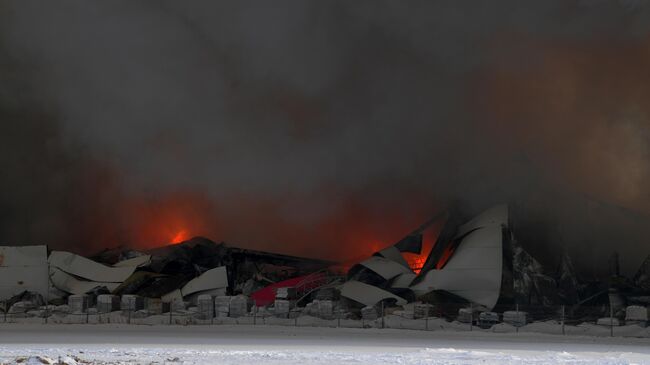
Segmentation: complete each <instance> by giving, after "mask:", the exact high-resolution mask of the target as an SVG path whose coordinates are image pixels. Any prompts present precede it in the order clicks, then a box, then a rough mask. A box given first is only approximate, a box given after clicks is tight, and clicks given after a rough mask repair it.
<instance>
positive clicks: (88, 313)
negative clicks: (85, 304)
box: [86, 308, 90, 324]
mask: <svg viewBox="0 0 650 365" xmlns="http://www.w3.org/2000/svg"><path fill="white" fill-rule="evenodd" d="M88 317H90V312H88V308H86V324H88Z"/></svg>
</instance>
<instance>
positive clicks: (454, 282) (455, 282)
mask: <svg viewBox="0 0 650 365" xmlns="http://www.w3.org/2000/svg"><path fill="white" fill-rule="evenodd" d="M502 236H503V233H502V230H501V226H500V225H492V226H488V227H484V228H479V229H477V230H475V231H473V232H471V233H470V234H469V235H467V237H465V238H464V239H463V241H462V242H461V243H460V245H459V246H458V248H457V249H456V251H455V252H454V254H453V256H452V257H451V259H450V260H449V262H448V263H447V265H446V266H445V267H444V268H442V269H441V270H431V271H429V272H428V273H426V274H425V277H424V279H423V280H422V281H421V282H419V283H418V284H416V285H414V286H413V287H411V289H413V291H414V292H415V293H416V294H417V295H423V294H426V293H428V292H431V291H432V290H445V291H448V292H450V293H453V294H456V295H458V296H460V297H463V298H465V299H467V300H469V301H471V302H473V303H477V304H481V305H483V306H485V307H486V308H488V309H492V308H494V306H495V305H496V303H497V300H498V299H499V294H500V293H501V276H502V274H503V272H502V271H503V267H502V265H503V237H502Z"/></svg>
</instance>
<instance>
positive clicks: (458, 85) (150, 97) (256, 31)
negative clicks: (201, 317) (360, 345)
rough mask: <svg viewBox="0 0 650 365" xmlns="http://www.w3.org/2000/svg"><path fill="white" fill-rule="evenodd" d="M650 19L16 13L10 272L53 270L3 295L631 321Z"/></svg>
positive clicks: (257, 5) (624, 10) (641, 298)
mask: <svg viewBox="0 0 650 365" xmlns="http://www.w3.org/2000/svg"><path fill="white" fill-rule="evenodd" d="M558 16H561V17H565V18H567V19H572V21H571V22H566V23H560V24H558V22H556V21H553V19H556V18H557V17H558ZM648 20H650V9H649V7H648V6H647V5H645V4H642V3H639V2H636V1H617V2H581V1H577V2H565V1H546V2H539V3H537V4H530V3H527V4H520V3H519V2H515V1H500V2H498V3H496V4H495V3H486V4H457V3H455V4H454V5H453V6H451V4H449V3H445V2H436V3H430V2H415V3H410V4H408V5H407V4H394V3H390V2H385V3H380V4H376V3H374V2H373V3H370V2H355V3H354V4H350V3H347V2H336V1H335V2H329V3H319V2H310V1H306V2H300V3H294V2H281V3H280V4H278V3H275V4H265V3H263V2H257V1H253V2H237V3H235V4H223V3H214V2H207V1H205V2H204V1H193V2H190V3H183V4H180V3H176V2H168V1H161V2H156V3H149V2H140V3H133V2H127V1H121V2H120V1H118V2H113V3H111V4H96V3H85V2H78V1H63V2H59V3H57V4H42V3H38V2H32V1H21V2H8V3H4V4H2V5H0V24H1V25H0V118H2V123H0V166H2V175H1V178H0V242H1V243H2V245H3V247H6V248H3V250H5V251H3V253H4V260H3V261H2V264H0V268H2V270H17V269H15V267H16V266H21V264H20V262H23V260H27V261H29V262H33V263H34V267H35V268H36V269H34V270H40V271H38V272H39V274H38V275H40V276H35V277H38V278H42V277H45V278H47V280H40V279H39V280H37V282H34V283H30V281H29V280H23V279H22V277H21V276H20V275H23V274H24V273H23V274H17V275H18V276H12V277H11V280H9V281H7V282H6V283H3V286H2V290H3V292H2V293H3V295H4V296H5V297H6V298H4V299H8V300H9V302H10V303H11V306H13V305H15V304H16V303H23V304H20V305H19V306H18V307H16V308H24V309H25V312H27V311H33V310H38V309H37V308H38V307H39V306H43V305H45V304H46V303H45V302H46V301H47V302H51V303H50V304H51V305H54V304H57V305H63V304H64V303H67V299H68V298H69V297H72V298H73V299H74V300H77V299H78V297H77V296H81V297H82V298H86V297H87V299H82V300H88V301H89V303H92V302H96V301H97V300H98V299H97V298H99V296H100V295H104V296H106V295H108V296H112V295H122V296H124V295H126V296H131V295H133V296H135V297H133V298H149V299H152V300H153V299H156V300H157V299H160V300H161V302H164V303H168V304H169V305H170V306H172V304H173V303H177V306H180V307H182V308H183V310H186V309H187V307H196V306H198V297H199V296H201V295H207V296H211V297H212V298H213V299H214V298H219V297H230V298H239V299H237V300H240V301H243V303H245V305H244V307H246V310H245V311H244V312H250V310H251V308H252V307H256V308H257V307H258V306H257V304H261V307H269V308H277V305H276V301H277V300H280V301H281V302H280V306H290V307H292V308H307V307H306V306H307V305H308V304H310V303H313V301H314V300H319V301H320V300H324V301H332V303H334V304H331V306H332V308H335V309H336V310H339V309H340V310H342V311H343V312H344V313H349V315H351V316H361V315H362V309H364V308H375V306H377V305H378V303H384V304H386V303H390V305H400V306H403V305H406V304H408V303H411V304H412V303H420V302H421V303H427V304H431V305H433V306H438V307H440V310H441V311H445V312H448V313H450V314H449V315H450V316H452V315H456V314H458V310H460V309H464V308H466V307H467V305H469V304H472V305H476V307H477V308H480V309H481V310H484V311H492V310H500V308H502V307H504V306H505V307H508V306H512V305H514V304H519V305H522V306H525V305H528V306H530V308H529V311H530V312H531V313H534V312H535V310H536V309H538V308H544V307H545V308H551V307H554V306H557V305H568V306H571V307H572V308H573V307H575V308H574V309H575V311H576V313H577V314H576V315H577V316H581V317H584V318H597V317H599V316H602V315H604V314H605V312H606V311H607V310H608V309H607V308H611V307H615V308H617V311H616V312H617V315H618V316H619V317H621V319H622V318H624V317H625V311H624V308H626V307H628V306H647V305H648V304H649V303H648V300H647V298H648V296H650V293H648V290H649V289H650V288H649V287H648V284H647V275H648V273H647V270H648V269H647V265H648V264H647V260H646V261H644V260H645V258H646V257H647V256H648V254H650V250H648V244H647V238H648V237H649V233H650V232H649V231H650V225H648V224H647V223H648V214H650V194H649V193H648V189H647V186H650V185H649V184H648V182H649V181H648V180H649V176H650V175H649V170H648V169H649V166H650V164H649V163H648V162H649V161H648V136H649V133H650V132H649V127H650V125H649V123H648V115H649V112H650V111H649V110H648V105H647V102H646V101H647V100H648V99H649V98H650V86H649V85H650V80H649V79H648V78H650V74H649V73H648V72H647V70H648V65H650V53H648V52H647V49H648V44H649V42H650V41H649V40H650V38H649V35H648V34H649V31H650V29H648V28H649V27H650V21H648ZM484 212H488V213H486V214H487V215H483V213H484ZM489 212H492V213H489ZM495 212H496V213H495ZM432 217H438V219H435V220H433V221H432V222H431V225H427V226H426V229H422V230H421V231H413V230H414V229H416V228H417V227H418V226H419V225H420V224H422V222H426V221H428V220H429V219H431V218H432ZM477 217H479V218H477ZM480 217H483V218H480ZM471 222H479V223H480V224H470V223H471ZM467 224H470V226H473V228H472V229H471V230H470V231H468V232H465V230H464V229H463V228H462V227H464V226H466V225H467ZM410 232H415V233H413V234H409V233H410ZM193 237H197V238H193ZM200 237H206V238H200ZM211 240H214V241H211ZM404 240H406V241H404ZM222 241H224V242H226V243H224V244H220V243H218V242H222ZM399 242H402V245H400V244H396V243H399ZM404 242H409V245H406V244H404ZM468 242H469V243H468ZM170 244H171V245H170ZM413 244H415V246H413ZM481 244H486V245H487V246H485V247H482V246H481ZM476 245H478V247H474V246H476ZM403 246H407V247H408V248H407V249H404V247H403ZM466 247H474V249H476V250H479V251H480V250H483V251H485V250H487V251H489V252H491V255H492V256H489V257H491V258H492V259H494V260H491V259H487V258H485V259H484V260H482V261H481V263H476V262H474V261H473V260H472V259H471V255H472V254H471V252H472V251H471V250H469V251H468V249H466ZM105 249H107V250H108V251H102V250H105ZM31 250H33V251H31ZM98 252H103V254H99V255H98V254H97V253H98ZM477 252H478V251H477ZM466 254H467V255H470V256H465V255H466ZM459 255H460V256H459ZM494 255H496V256H494ZM12 256H13V257H14V258H12ZM86 257H87V258H90V259H92V260H90V261H88V260H86V259H85V258H86ZM15 260H17V261H15ZM125 260H135V261H129V262H126V263H125V262H124V261H125ZM75 262H76V263H77V264H74V263H75ZM120 262H122V264H120ZM644 262H645V263H644ZM79 263H83V264H79ZM414 263H417V264H414ZM468 263H475V265H474V264H473V265H470V267H469V268H467V267H465V266H462V265H468ZM461 264H462V265H461ZM76 265H81V268H80V267H78V266H76ZM115 265H120V266H117V267H116V266H115ZM121 265H125V266H121ZM448 265H451V266H448ZM455 265H461V266H462V267H464V269H472V270H476V274H477V275H478V277H484V278H488V277H489V278H491V279H490V280H489V282H488V283H487V284H486V285H487V286H486V287H485V288H484V289H485V292H482V293H477V292H475V291H476V290H475V286H476V285H479V283H480V281H475V282H473V283H472V282H471V280H460V281H459V280H456V279H455V278H456V277H457V275H454V274H453V273H452V271H451V270H450V269H454V267H456V266H455ZM12 267H14V268H13V269H12ZM445 267H446V268H447V271H445ZM219 268H223V269H219ZM79 270H80V271H79ZM215 270H216V271H215ZM384 270H386V271H384ZM485 270H487V271H485ZM41 271H42V272H43V273H44V274H42V273H41ZM486 272H487V273H489V275H488V274H486ZM99 273H103V274H101V275H100V274H99ZM25 275H26V274H25ZM30 275H31V274H30ZM3 277H5V278H7V277H8V276H6V275H3ZM16 278H18V279H17V280H14V279H16ZM201 278H203V279H201ZM195 280H196V281H195ZM477 280H478V279H477ZM206 282H207V284H206ZM19 283H22V284H19ZM197 283H198V284H197ZM187 285H190V287H189V288H186V286H187ZM468 285H469V286H468ZM472 285H474V286H472ZM192 287H194V289H192ZM184 288H185V293H184V292H183V289H184ZM197 288H199V289H197ZM486 288H491V289H489V290H487V289H486ZM190 289H191V290H190ZM279 289H281V290H279ZM188 290H189V291H192V292H191V293H189V291H188ZM193 290H196V291H193ZM278 290H279V291H278ZM25 291H27V292H25ZM321 291H322V293H321V294H318V293H319V292H321ZM278 292H280V293H282V295H283V297H282V298H276V295H277V293H278ZM359 293H366V294H367V295H363V296H362V297H360V296H359V295H360V294H359ZM39 295H40V296H41V297H40V299H34V298H39ZM28 298H32V299H34V300H33V301H31V299H29V300H28ZM102 298H106V297H102ZM128 298H131V297H128ZM23 299H24V300H23ZM222 299H223V298H222ZM276 299H277V300H276ZM375 299H376V300H375ZM110 300H113V299H110ZM138 300H139V299H138ZM229 300H232V299H229ZM257 300H259V302H257ZM283 300H286V301H287V303H285V302H282V301H283ZM25 303H32V304H25ZM34 303H36V304H34ZM97 303H99V302H97ZM143 303H144V301H143ZM178 303H181V304H178ZM253 303H256V304H255V305H253ZM443 304H444V305H443ZM452 304H453V305H452ZM21 306H22V307H21ZM136 307H137V306H136ZM136 307H134V308H136ZM180 307H177V309H178V308H180ZM312 307H313V305H312ZM312 307H310V308H312ZM35 308H36V309H35ZM137 308H138V310H145V309H144V304H143V306H142V308H140V307H137ZM283 308H284V307H283ZM9 309H10V308H9V306H6V308H5V310H9ZM16 310H17V309H16ZM169 310H170V311H172V310H173V309H169ZM279 313H284V311H282V312H279Z"/></svg>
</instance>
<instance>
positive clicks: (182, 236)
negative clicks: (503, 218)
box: [171, 230, 190, 244]
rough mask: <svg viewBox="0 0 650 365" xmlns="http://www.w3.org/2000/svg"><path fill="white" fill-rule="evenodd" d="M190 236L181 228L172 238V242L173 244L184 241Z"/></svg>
mask: <svg viewBox="0 0 650 365" xmlns="http://www.w3.org/2000/svg"><path fill="white" fill-rule="evenodd" d="M189 238H190V236H189V235H188V234H187V231H186V230H181V231H179V232H178V233H176V235H175V236H174V238H172V240H171V243H172V244H179V243H181V242H183V241H187V240H188V239H189Z"/></svg>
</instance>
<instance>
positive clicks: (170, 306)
mask: <svg viewBox="0 0 650 365" xmlns="http://www.w3.org/2000/svg"><path fill="white" fill-rule="evenodd" d="M173 313H174V310H173V309H172V304H171V303H170V304H169V325H170V326H171V325H172V316H173Z"/></svg>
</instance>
